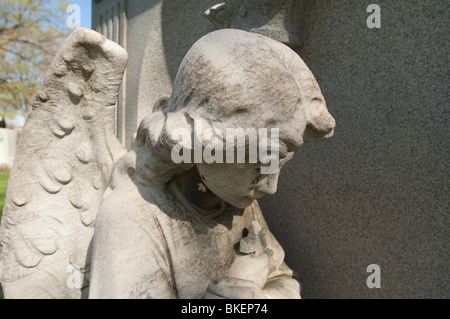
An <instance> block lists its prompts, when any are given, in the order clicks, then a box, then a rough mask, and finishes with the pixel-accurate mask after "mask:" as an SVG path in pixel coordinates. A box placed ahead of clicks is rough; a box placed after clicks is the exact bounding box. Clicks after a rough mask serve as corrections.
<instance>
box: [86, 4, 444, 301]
mask: <svg viewBox="0 0 450 319" xmlns="http://www.w3.org/2000/svg"><path fill="white" fill-rule="evenodd" d="M299 1H301V6H302V13H301V14H300V15H299V17H298V30H299V33H300V38H301V43H302V45H301V47H300V48H298V49H297V52H298V53H299V54H300V56H301V57H302V58H303V59H304V60H305V62H306V63H307V64H308V66H309V67H310V68H311V70H312V71H313V73H314V74H315V76H316V78H317V80H318V82H319V85H320V86H321V88H322V92H323V95H324V96H325V98H326V100H327V104H328V109H329V111H330V113H331V114H332V115H333V116H334V117H335V119H336V122H337V128H336V133H335V136H334V137H333V138H332V139H331V140H329V141H327V142H325V143H323V144H307V145H304V146H303V147H302V149H301V150H300V151H299V152H298V153H297V155H296V157H295V158H294V160H292V161H291V162H289V163H288V164H287V165H286V167H285V168H284V169H283V171H282V174H281V178H280V183H279V190H278V192H277V194H276V195H274V196H271V197H268V198H264V199H263V200H261V201H260V204H261V207H262V209H263V212H264V214H265V216H266V219H267V221H268V223H269V225H270V227H271V230H272V232H273V233H274V234H275V236H276V237H277V238H278V239H279V241H280V242H281V244H282V245H283V247H284V249H285V251H286V260H287V263H288V264H289V266H290V267H292V268H293V269H294V270H295V271H296V272H297V273H298V274H299V278H300V281H301V282H302V289H303V290H302V295H303V297H304V298H450V285H449V280H450V271H449V264H450V258H449V239H450V233H449V228H450V218H449V214H450V209H449V203H448V198H449V195H448V194H449V182H448V181H449V164H448V157H449V143H448V138H449V136H450V134H449V125H448V119H449V107H450V106H449V99H448V92H449V83H450V81H449V73H448V70H449V62H448V57H449V53H450V52H449V34H450V32H449V31H450V30H449V24H448V21H449V20H450V19H449V10H448V1H446V0H434V1H428V0H383V1H381V0H380V1H378V2H377V1H361V0H344V1H329V0H299ZM105 2H108V1H106V0H103V1H101V2H100V3H98V4H94V6H93V8H94V12H93V14H94V17H95V14H96V6H101V5H103V4H104V3H105ZM126 3H127V10H128V11H127V17H128V22H127V26H128V27H127V44H126V45H127V50H128V52H129V54H130V64H129V67H128V71H127V82H126V111H127V112H126V132H125V136H126V138H125V139H124V142H125V143H128V140H129V139H130V138H131V134H132V132H134V131H135V129H136V126H137V124H138V122H139V120H140V119H141V118H142V116H143V115H144V114H145V113H146V112H148V110H150V109H151V106H152V105H153V103H154V100H155V99H157V98H159V97H160V96H161V95H165V94H170V88H171V86H170V83H171V81H172V80H173V78H174V76H175V73H176V69H177V67H178V64H179V62H180V61H181V59H182V57H183V55H184V53H185V52H186V51H187V50H188V48H189V47H190V45H192V43H194V42H195V40H196V39H198V38H199V37H200V36H201V35H203V34H206V33H207V32H209V31H212V30H214V26H212V25H211V24H210V23H209V21H208V20H206V19H205V18H203V17H202V14H203V12H204V11H205V10H206V9H207V8H209V7H211V6H212V5H214V4H216V3H217V1H206V0H201V1H195V5H194V4H193V3H194V2H191V1H181V0H180V1H178V0H173V1H166V2H163V3H162V2H161V1H133V0H129V1H126ZM371 3H377V4H378V5H380V7H381V28H380V29H369V28H368V27H367V26H366V19H367V17H368V16H369V15H370V13H367V12H366V9H367V6H368V5H369V4H371ZM94 21H95V19H94ZM94 25H95V24H94ZM370 264H378V265H379V266H380V267H381V288H380V289H376V288H375V289H369V288H368V287H367V285H366V279H367V277H368V276H369V275H370V273H367V272H366V268H367V266H368V265H370Z"/></svg>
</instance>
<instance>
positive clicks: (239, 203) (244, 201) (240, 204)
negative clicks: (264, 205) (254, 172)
mask: <svg viewBox="0 0 450 319" xmlns="http://www.w3.org/2000/svg"><path fill="white" fill-rule="evenodd" d="M254 200H255V199H253V198H250V197H245V198H241V199H239V200H235V201H232V202H231V201H229V202H228V204H230V205H232V206H234V207H236V208H241V209H245V208H247V207H248V206H250V205H251V204H252V203H253V201H254Z"/></svg>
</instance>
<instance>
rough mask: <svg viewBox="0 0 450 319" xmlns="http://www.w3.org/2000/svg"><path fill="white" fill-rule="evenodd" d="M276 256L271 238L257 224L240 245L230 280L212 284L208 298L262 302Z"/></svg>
mask: <svg viewBox="0 0 450 319" xmlns="http://www.w3.org/2000/svg"><path fill="white" fill-rule="evenodd" d="M272 256H273V252H272V250H270V249H269V248H268V244H267V237H266V234H265V233H264V231H263V230H262V228H261V226H260V225H259V223H258V222H257V221H253V222H252V223H251V225H250V228H249V234H248V236H247V237H245V238H243V239H242V240H241V242H240V252H239V253H237V254H236V256H235V259H234V261H233V263H232V264H231V267H230V270H229V272H228V277H227V278H225V279H222V280H220V281H219V282H217V283H211V284H210V285H209V286H208V289H207V291H206V293H205V295H204V298H206V299H215V298H226V299H247V298H251V299H261V298H265V295H264V292H263V288H264V286H265V285H266V282H267V275H268V273H269V263H270V260H271V258H272Z"/></svg>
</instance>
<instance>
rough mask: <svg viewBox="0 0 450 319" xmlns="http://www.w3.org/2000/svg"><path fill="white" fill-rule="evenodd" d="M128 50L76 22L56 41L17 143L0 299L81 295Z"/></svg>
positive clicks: (112, 157) (114, 148) (0, 237)
mask: <svg viewBox="0 0 450 319" xmlns="http://www.w3.org/2000/svg"><path fill="white" fill-rule="evenodd" d="M127 59H128V56H127V53H126V52H125V50H124V49H123V48H121V47H120V46H119V45H117V44H115V43H113V42H111V41H109V40H107V39H106V38H104V37H103V36H102V35H100V34H98V33H96V32H94V31H92V30H89V29H84V28H80V29H77V30H76V31H74V32H73V33H72V34H71V35H70V36H69V38H68V39H67V40H66V41H65V42H64V44H63V46H62V48H61V49H60V50H59V52H58V54H57V55H56V57H55V58H54V60H53V62H52V64H51V66H50V68H49V70H48V72H47V73H46V75H45V77H44V81H43V84H42V86H41V88H40V89H39V91H38V93H37V95H36V97H35V100H34V103H33V109H32V111H31V113H30V114H29V117H28V119H27V122H26V124H25V127H24V130H23V132H22V134H21V138H20V141H19V146H18V151H17V154H16V158H15V162H14V165H13V168H12V171H11V175H10V180H9V185H8V190H7V195H6V200H5V207H4V211H3V218H2V221H1V228H0V244H1V247H0V249H1V257H0V258H1V259H0V279H1V282H2V286H3V290H4V293H5V297H6V298H80V297H82V296H85V295H86V293H87V289H86V288H87V286H88V282H87V281H88V277H89V265H88V264H87V262H86V260H87V258H86V257H87V255H88V254H89V249H90V248H89V247H90V243H91V239H92V235H93V232H94V222H95V219H96V215H97V211H98V208H99V206H100V204H101V201H102V197H103V195H104V192H105V189H106V188H107V186H108V183H109V180H110V178H111V174H112V170H113V166H114V162H115V161H116V160H117V159H118V158H119V157H120V156H121V155H123V154H124V153H125V150H124V149H123V148H122V146H121V145H120V143H119V141H118V140H117V139H116V137H115V136H114V121H115V120H114V118H115V108H116V98H117V93H118V90H119V86H120V83H121V80H122V76H123V72H124V70H125V68H126V64H127Z"/></svg>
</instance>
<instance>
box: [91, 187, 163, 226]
mask: <svg viewBox="0 0 450 319" xmlns="http://www.w3.org/2000/svg"><path fill="white" fill-rule="evenodd" d="M162 202H163V203H166V204H170V200H169V199H168V198H167V194H166V192H165V191H164V188H163V187H162V186H147V185H142V184H140V183H139V182H134V181H132V180H131V179H130V180H128V181H126V182H124V183H122V184H121V185H120V186H119V187H117V188H116V189H114V191H112V192H111V193H110V194H109V196H108V197H106V198H105V199H104V200H103V202H102V205H101V206H100V210H99V212H98V215H97V221H96V226H95V227H96V231H95V232H97V229H98V228H103V227H111V225H112V226H113V227H114V228H115V229H120V228H122V229H126V228H128V227H135V226H139V227H140V228H142V227H154V226H155V225H157V224H158V223H159V222H158V220H160V219H161V216H162V215H164V211H163V208H162V207H163V206H166V205H164V204H162Z"/></svg>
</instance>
